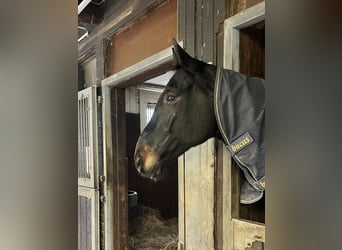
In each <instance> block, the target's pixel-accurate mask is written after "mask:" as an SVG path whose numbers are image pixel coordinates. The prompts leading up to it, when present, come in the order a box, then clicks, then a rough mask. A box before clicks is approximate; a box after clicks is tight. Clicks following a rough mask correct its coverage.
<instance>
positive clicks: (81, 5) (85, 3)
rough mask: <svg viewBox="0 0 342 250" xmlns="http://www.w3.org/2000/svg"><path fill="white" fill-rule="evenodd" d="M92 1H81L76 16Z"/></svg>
mask: <svg viewBox="0 0 342 250" xmlns="http://www.w3.org/2000/svg"><path fill="white" fill-rule="evenodd" d="M91 1H92V0H83V1H82V2H81V3H80V4H79V5H78V15H79V14H80V13H81V12H82V11H83V10H84V8H85V7H87V6H88V4H90V2H91Z"/></svg>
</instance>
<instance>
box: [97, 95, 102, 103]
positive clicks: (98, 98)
mask: <svg viewBox="0 0 342 250" xmlns="http://www.w3.org/2000/svg"><path fill="white" fill-rule="evenodd" d="M97 103H99V104H102V103H103V97H102V96H101V95H99V96H98V97H97Z"/></svg>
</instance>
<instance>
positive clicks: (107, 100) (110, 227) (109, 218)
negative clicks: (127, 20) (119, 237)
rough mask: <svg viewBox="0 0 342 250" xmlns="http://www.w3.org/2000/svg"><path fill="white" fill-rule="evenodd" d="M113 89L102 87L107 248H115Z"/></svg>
mask: <svg viewBox="0 0 342 250" xmlns="http://www.w3.org/2000/svg"><path fill="white" fill-rule="evenodd" d="M110 91H111V89H110V88H109V87H106V86H104V87H102V96H103V104H102V118H103V119H102V123H103V125H102V126H103V151H104V154H103V162H104V176H105V178H104V182H103V185H104V187H105V189H104V193H105V203H104V218H105V219H104V220H105V221H106V225H105V228H104V231H105V233H104V235H105V250H113V249H114V214H113V210H114V208H113V207H114V195H113V188H114V184H113V175H114V172H113V151H112V147H113V138H112V119H111V117H112V114H111V93H110Z"/></svg>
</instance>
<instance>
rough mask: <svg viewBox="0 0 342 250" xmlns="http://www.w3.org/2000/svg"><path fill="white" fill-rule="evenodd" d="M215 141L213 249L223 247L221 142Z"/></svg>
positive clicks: (218, 249) (217, 249)
mask: <svg viewBox="0 0 342 250" xmlns="http://www.w3.org/2000/svg"><path fill="white" fill-rule="evenodd" d="M215 143H216V146H215V148H216V163H215V165H216V167H215V229H214V230H215V245H214V247H215V249H216V250H222V249H223V237H225V236H224V235H223V216H224V214H223V205H224V204H223V199H224V197H223V193H224V191H223V189H224V188H226V187H224V186H223V153H222V150H224V148H223V144H222V143H220V142H219V141H217V140H216V141H215Z"/></svg>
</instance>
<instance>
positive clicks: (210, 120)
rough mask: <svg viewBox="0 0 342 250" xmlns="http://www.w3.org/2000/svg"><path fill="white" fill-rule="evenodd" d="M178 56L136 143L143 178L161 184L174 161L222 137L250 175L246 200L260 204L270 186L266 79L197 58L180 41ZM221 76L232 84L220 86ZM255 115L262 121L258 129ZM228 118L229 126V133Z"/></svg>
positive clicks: (175, 47) (175, 49) (175, 46)
mask: <svg viewBox="0 0 342 250" xmlns="http://www.w3.org/2000/svg"><path fill="white" fill-rule="evenodd" d="M173 57H174V64H175V67H176V73H175V74H174V75H173V77H172V78H171V79H170V81H169V82H168V84H167V85H166V87H165V89H164V91H163V93H162V94H161V96H160V98H159V100H158V103H157V105H156V107H155V111H154V114H153V116H152V118H151V120H150V122H149V123H148V124H147V126H146V127H145V129H144V130H143V132H142V133H141V135H140V137H139V139H138V142H137V145H136V149H135V156H134V157H135V165H136V169H137V171H138V172H139V173H140V175H142V176H143V177H146V178H150V179H153V180H156V181H157V180H158V179H159V178H160V176H161V175H162V174H163V172H164V170H165V169H164V165H166V164H167V163H168V162H170V161H172V160H174V159H176V158H177V157H178V156H180V155H181V154H183V153H184V152H185V151H187V150H188V149H189V148H190V147H193V146H196V145H199V144H201V143H203V142H204V141H206V140H207V139H209V138H211V137H218V138H219V139H223V140H224V141H225V144H226V145H227V149H228V150H229V151H230V153H231V154H232V156H233V158H234V160H235V161H236V162H237V164H238V165H239V167H240V168H241V169H242V170H243V171H244V174H245V177H246V180H247V181H245V182H244V184H243V185H242V188H241V193H240V202H241V203H244V204H251V203H254V202H256V201H257V200H259V199H261V198H262V196H263V191H264V188H265V186H264V185H263V184H264V183H265V181H264V166H263V164H264V163H263V162H264V161H263V126H261V125H263V117H264V102H263V99H264V96H262V95H263V94H262V93H263V91H264V89H263V80H260V79H258V78H248V77H246V76H244V75H242V74H240V73H238V72H234V71H231V70H229V71H228V70H223V69H222V70H221V69H219V68H217V67H216V66H213V65H210V64H207V63H205V62H202V61H199V60H197V59H194V58H192V57H191V56H190V55H188V54H187V53H186V52H185V50H183V49H182V48H181V47H180V46H179V45H178V44H177V42H176V41H175V40H174V41H173ZM221 78H222V79H223V78H227V79H228V80H230V83H229V84H228V85H227V86H226V85H224V84H221V85H222V87H219V84H218V83H217V81H218V80H219V79H221ZM253 81H256V82H257V83H258V84H254V82H253ZM259 83H261V84H259ZM224 89H226V91H228V92H230V93H229V95H227V96H228V97H221V96H220V95H219V94H218V92H219V91H223V90H224ZM215 91H216V92H215ZM255 93H257V94H255ZM260 93H261V94H260ZM260 95H261V97H260V98H259V97H258V96H260ZM215 97H216V98H215ZM260 100H261V101H260ZM221 101H222V102H223V103H228V104H229V107H227V108H226V107H221V106H222V105H221V104H218V103H219V102H221ZM219 106H220V107H219ZM256 111H257V112H256ZM222 113H224V114H226V113H227V114H228V117H229V118H222V119H221V118H219V115H221V114H222ZM241 114H245V115H241ZM251 117H252V118H253V119H254V118H255V119H258V125H257V126H254V125H255V124H256V123H255V122H254V120H255V119H254V120H253V119H252V118H251ZM224 120H227V121H228V123H229V128H228V132H227V131H226V130H225V129H227V128H226V127H225V126H226V125H224V124H223V123H224ZM241 124H243V125H241ZM260 124H261V125H260ZM227 126H228V125H227ZM261 140H262V143H261ZM249 149H251V150H249ZM249 151H250V152H249ZM255 155H257V156H258V157H257V158H256V157H254V156H255ZM253 157H254V158H253ZM251 158H253V159H252V160H251ZM261 158H262V159H261Z"/></svg>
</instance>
